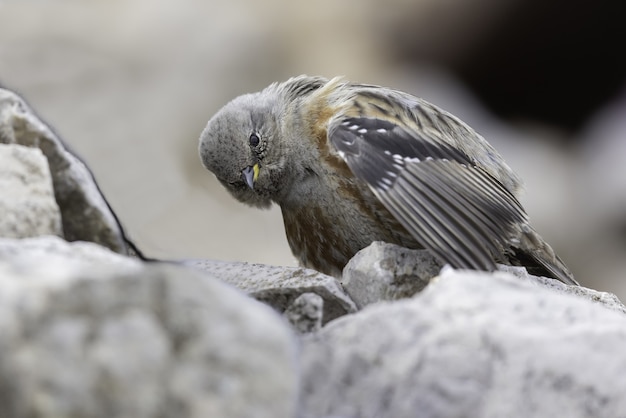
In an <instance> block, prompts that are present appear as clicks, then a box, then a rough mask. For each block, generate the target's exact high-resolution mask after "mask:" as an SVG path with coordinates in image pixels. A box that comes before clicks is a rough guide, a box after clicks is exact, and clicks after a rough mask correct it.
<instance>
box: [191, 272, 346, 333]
mask: <svg viewBox="0 0 626 418" xmlns="http://www.w3.org/2000/svg"><path fill="white" fill-rule="evenodd" d="M184 264H185V265H187V266H191V267H194V268H196V269H199V270H201V271H204V272H206V273H209V274H210V275H211V276H213V277H216V278H218V279H220V280H222V281H224V282H226V283H230V284H232V285H233V286H235V287H237V288H238V289H241V290H243V291H244V292H246V293H248V294H249V295H250V296H252V297H254V298H255V299H257V300H260V301H262V302H265V303H267V304H268V305H270V306H272V307H274V308H275V309H276V310H278V311H279V312H284V311H285V310H286V309H287V308H288V307H289V306H290V305H291V304H292V303H293V302H294V301H295V300H296V298H298V296H300V295H301V294H303V293H315V294H316V295H319V296H321V297H322V299H323V300H324V303H323V307H324V308H323V309H324V315H323V319H322V323H323V324H326V323H327V322H328V321H331V320H333V319H335V318H338V317H340V316H342V315H345V314H347V313H351V312H356V310H357V309H356V306H355V304H354V302H353V301H352V300H351V299H350V297H349V296H348V295H346V293H345V292H344V291H343V289H342V287H341V285H340V284H339V282H338V281H337V279H335V278H334V277H330V276H327V275H325V274H322V273H319V272H317V271H315V270H310V269H304V268H299V267H278V266H268V265H264V264H249V263H237V262H223V261H213V260H186V261H184Z"/></svg>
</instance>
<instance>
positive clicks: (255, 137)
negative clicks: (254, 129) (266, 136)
mask: <svg viewBox="0 0 626 418" xmlns="http://www.w3.org/2000/svg"><path fill="white" fill-rule="evenodd" d="M249 141H250V146H251V147H256V146H257V145H259V142H261V140H260V139H259V136H258V135H257V134H255V133H251V134H250V138H249Z"/></svg>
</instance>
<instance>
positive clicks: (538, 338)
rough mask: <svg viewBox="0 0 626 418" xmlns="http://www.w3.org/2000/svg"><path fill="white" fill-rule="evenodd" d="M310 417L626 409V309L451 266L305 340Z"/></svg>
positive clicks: (608, 413) (586, 413)
mask: <svg viewBox="0 0 626 418" xmlns="http://www.w3.org/2000/svg"><path fill="white" fill-rule="evenodd" d="M302 344H303V346H302V357H301V361H302V366H301V367H302V373H303V389H302V395H301V398H302V408H303V415H302V416H304V417H320V416H337V417H344V418H349V417H362V418H366V417H410V416H420V417H425V418H431V417H432V418H434V417H447V418H450V417H494V418H496V417H530V416H536V417H549V416H562V417H589V418H591V417H623V416H624V413H625V411H626V397H624V396H623V395H624V393H626V378H624V376H625V375H626V355H624V347H625V346H626V316H625V315H622V314H620V313H618V312H615V311H612V310H611V309H607V308H605V307H603V306H601V305H599V304H597V303H595V304H594V303H590V302H589V301H587V300H584V299H582V298H580V297H577V296H572V295H565V294H559V293H557V292H554V291H552V290H549V289H546V288H541V287H539V286H537V285H535V284H531V283H528V282H525V281H523V280H520V279H519V278H517V277H514V276H512V275H510V274H507V273H504V272H497V273H493V274H487V273H480V272H469V271H468V272H461V271H454V270H452V269H446V271H444V272H443V273H442V275H441V276H440V277H438V278H437V279H436V280H434V281H433V283H431V284H430V285H429V286H428V287H427V288H426V289H425V290H424V291H423V292H422V293H420V294H419V295H417V296H416V297H414V298H411V299H405V300H402V301H395V302H385V303H379V304H376V305H372V306H368V307H366V308H365V309H364V310H362V311H361V312H359V313H357V314H354V315H351V316H346V317H344V318H341V319H339V320H337V321H334V322H333V323H331V324H328V326H326V327H325V328H324V329H322V330H321V331H320V332H319V333H317V334H313V335H310V336H307V337H305V338H304V339H303V343H302Z"/></svg>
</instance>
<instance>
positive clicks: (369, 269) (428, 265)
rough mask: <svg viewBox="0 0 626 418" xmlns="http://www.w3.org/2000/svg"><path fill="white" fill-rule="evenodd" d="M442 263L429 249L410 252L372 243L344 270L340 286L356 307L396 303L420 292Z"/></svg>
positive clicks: (392, 246) (394, 246) (391, 245)
mask: <svg viewBox="0 0 626 418" xmlns="http://www.w3.org/2000/svg"><path fill="white" fill-rule="evenodd" d="M442 266H443V264H442V263H441V262H440V261H439V260H438V259H436V258H435V257H434V256H433V255H432V254H431V253H430V252H429V251H428V250H409V249H407V248H403V247H399V246H397V245H394V244H387V243H384V242H373V243H372V244H371V245H369V246H368V247H366V248H364V249H362V250H361V251H359V252H358V253H357V254H356V255H355V256H354V257H352V259H351V260H350V261H349V262H348V264H347V265H346V267H344V269H343V275H342V278H341V284H342V285H343V288H344V289H345V291H346V293H347V294H348V295H349V296H350V297H351V298H352V300H353V301H354V303H356V305H357V306H358V307H359V308H362V307H364V306H366V305H369V304H370V303H374V302H378V301H381V300H396V299H401V298H406V297H409V296H412V295H414V294H416V293H418V292H419V291H421V290H422V289H423V288H424V287H425V286H426V285H427V284H428V283H429V282H430V280H431V279H432V278H433V277H435V276H436V275H437V274H439V271H440V270H441V267H442Z"/></svg>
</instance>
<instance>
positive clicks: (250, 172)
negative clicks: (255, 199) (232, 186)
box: [241, 164, 260, 190]
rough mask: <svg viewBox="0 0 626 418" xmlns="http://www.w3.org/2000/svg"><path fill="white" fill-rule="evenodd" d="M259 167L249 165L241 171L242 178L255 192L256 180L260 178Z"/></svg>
mask: <svg viewBox="0 0 626 418" xmlns="http://www.w3.org/2000/svg"><path fill="white" fill-rule="evenodd" d="M259 169H260V167H259V165H258V164H255V165H249V166H247V167H246V168H244V169H243V170H241V177H243V181H245V182H246V184H247V185H248V187H250V188H251V189H253V190H254V183H255V182H256V179H257V178H259Z"/></svg>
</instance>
